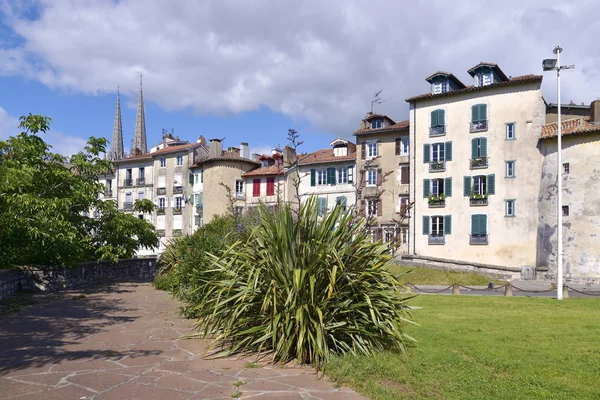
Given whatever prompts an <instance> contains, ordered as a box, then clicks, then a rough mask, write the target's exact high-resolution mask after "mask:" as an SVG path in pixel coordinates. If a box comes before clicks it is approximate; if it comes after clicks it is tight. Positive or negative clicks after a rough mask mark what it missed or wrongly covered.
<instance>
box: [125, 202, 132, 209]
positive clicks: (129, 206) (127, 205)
mask: <svg viewBox="0 0 600 400" xmlns="http://www.w3.org/2000/svg"><path fill="white" fill-rule="evenodd" d="M132 209H133V203H131V202H126V203H125V204H123V210H132Z"/></svg>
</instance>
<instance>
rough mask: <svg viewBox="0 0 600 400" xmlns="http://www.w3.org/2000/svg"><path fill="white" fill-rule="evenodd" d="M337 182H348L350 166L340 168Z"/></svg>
mask: <svg viewBox="0 0 600 400" xmlns="http://www.w3.org/2000/svg"><path fill="white" fill-rule="evenodd" d="M337 183H338V184H340V183H348V168H338V170H337Z"/></svg>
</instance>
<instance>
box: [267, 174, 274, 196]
mask: <svg viewBox="0 0 600 400" xmlns="http://www.w3.org/2000/svg"><path fill="white" fill-rule="evenodd" d="M274 194H275V178H267V196H273V195H274Z"/></svg>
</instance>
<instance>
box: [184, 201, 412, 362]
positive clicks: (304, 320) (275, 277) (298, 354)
mask: <svg viewBox="0 0 600 400" xmlns="http://www.w3.org/2000/svg"><path fill="white" fill-rule="evenodd" d="M389 261H390V255H389V248H388V247H387V246H386V245H385V244H383V243H381V242H375V243H372V242H371V239H370V237H369V236H368V235H367V233H366V230H365V229H364V222H359V223H353V218H352V215H351V213H350V212H345V211H344V210H343V209H342V208H341V207H336V208H335V209H334V210H332V211H331V212H328V213H325V215H323V216H320V215H319V212H318V203H317V200H316V198H312V199H310V200H308V201H307V202H306V203H305V204H303V205H302V206H301V208H300V211H299V213H298V215H297V216H296V214H295V213H294V212H292V210H291V209H290V207H289V206H282V207H281V208H280V209H279V211H278V212H272V211H269V210H267V209H266V207H261V209H260V223H259V225H258V226H257V227H256V228H255V229H254V230H253V231H252V233H251V235H250V237H249V238H248V240H246V241H244V242H236V243H234V244H233V245H232V246H230V247H229V248H228V249H227V250H226V251H225V252H224V253H223V254H221V256H220V257H217V256H213V263H212V271H213V273H214V274H215V275H214V276H216V277H218V278H216V279H214V280H213V281H212V282H210V284H209V285H207V288H206V291H205V293H204V296H203V298H202V299H201V301H200V302H199V303H198V305H197V306H196V308H195V309H196V310H195V311H196V315H198V316H199V321H198V325H197V327H198V328H199V329H200V331H201V333H202V334H203V335H206V336H211V337H213V338H214V339H215V341H214V342H213V343H214V344H215V345H217V346H220V347H222V349H223V352H222V353H220V354H222V355H228V354H232V353H240V352H241V353H245V352H269V353H271V355H272V358H273V360H274V361H275V362H287V361H290V360H293V359H296V360H298V361H299V362H301V363H308V364H312V365H314V366H316V367H317V368H320V367H322V366H323V364H324V363H326V362H327V360H328V359H329V357H330V356H331V355H333V354H342V353H347V352H351V353H358V354H369V353H371V352H373V351H375V350H381V349H399V350H404V348H405V340H406V338H407V336H406V335H405V334H404V333H403V325H404V324H405V323H407V322H410V315H409V314H408V306H407V304H406V300H407V297H406V296H405V295H404V294H403V293H402V290H401V289H402V286H401V284H400V283H399V282H398V280H397V279H396V278H395V277H394V276H393V275H392V274H391V273H390V272H389V271H388V269H387V264H388V262H389Z"/></svg>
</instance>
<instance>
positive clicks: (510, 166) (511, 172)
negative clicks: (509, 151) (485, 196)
mask: <svg viewBox="0 0 600 400" xmlns="http://www.w3.org/2000/svg"><path fill="white" fill-rule="evenodd" d="M506 177H507V178H514V177H515V162H514V161H507V162H506Z"/></svg>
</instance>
